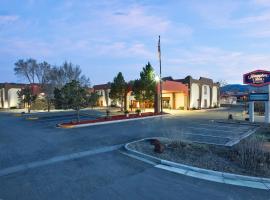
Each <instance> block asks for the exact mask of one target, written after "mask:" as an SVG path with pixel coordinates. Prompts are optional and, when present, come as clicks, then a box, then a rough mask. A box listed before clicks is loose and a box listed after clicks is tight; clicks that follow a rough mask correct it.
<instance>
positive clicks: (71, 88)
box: [60, 80, 87, 122]
mask: <svg viewBox="0 0 270 200" xmlns="http://www.w3.org/2000/svg"><path fill="white" fill-rule="evenodd" d="M60 96H61V98H60V102H61V104H62V107H63V108H64V109H73V110H75V111H76V113H77V122H79V121H80V109H81V108H85V107H87V92H86V89H85V88H84V87H82V86H81V85H80V82H79V81H75V80H73V81H71V82H70V83H67V84H66V85H64V87H63V88H62V89H61V94H60Z"/></svg>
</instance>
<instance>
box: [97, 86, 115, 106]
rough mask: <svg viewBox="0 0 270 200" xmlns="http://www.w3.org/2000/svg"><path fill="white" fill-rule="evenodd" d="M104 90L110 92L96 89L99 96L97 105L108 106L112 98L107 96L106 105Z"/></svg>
mask: <svg viewBox="0 0 270 200" xmlns="http://www.w3.org/2000/svg"><path fill="white" fill-rule="evenodd" d="M105 92H107V94H108V95H109V93H110V90H109V89H108V90H106V91H105V90H97V93H98V94H99V95H100V97H99V100H98V101H99V102H98V103H99V105H100V106H110V105H111V103H112V100H111V99H110V97H108V105H107V101H106V95H105Z"/></svg>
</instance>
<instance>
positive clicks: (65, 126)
mask: <svg viewBox="0 0 270 200" xmlns="http://www.w3.org/2000/svg"><path fill="white" fill-rule="evenodd" d="M60 127H61V128H74V125H60Z"/></svg>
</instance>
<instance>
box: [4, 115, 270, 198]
mask: <svg viewBox="0 0 270 200" xmlns="http://www.w3.org/2000/svg"><path fill="white" fill-rule="evenodd" d="M208 114H209V115H208ZM54 115H55V114H54ZM219 115H220V113H218V114H216V115H215V114H214V113H210V112H209V113H205V114H202V113H199V114H189V115H184V116H181V115H180V116H170V117H164V118H160V119H148V120H142V121H134V122H126V123H120V124H110V125H102V126H95V127H85V128H77V129H60V128H56V127H55V124H54V123H57V122H58V121H57V120H56V121H46V120H50V118H49V116H50V115H48V116H47V117H48V118H46V119H44V121H38V120H37V121H35V120H33V121H31V120H26V119H24V118H23V117H14V116H12V115H11V114H6V113H0V199H3V200H6V199H7V200H8V199H27V200H30V199H35V200H36V199H210V200H211V199H213V200H217V199H218V200H219V199H228V200H232V199H254V200H255V199H256V200H259V199H270V192H269V191H265V190H258V189H251V188H246V187H238V186H232V185H225V184H220V183H214V182H209V181H204V180H200V179H196V178H192V177H187V176H183V175H179V174H174V173H171V172H168V171H165V170H162V169H158V168H155V167H154V166H153V165H150V164H147V163H144V162H141V161H139V160H136V159H133V158H131V157H129V156H126V155H124V154H122V148H121V147H120V146H121V145H122V144H124V143H127V142H131V141H134V140H137V139H141V138H145V137H152V136H168V135H170V136H172V137H179V136H180V137H184V138H185V139H187V140H191V141H199V142H207V141H208V142H209V141H210V142H214V143H217V144H226V143H227V142H228V140H233V139H236V138H239V137H241V136H242V135H243V134H245V133H246V132H247V131H249V130H250V129H252V127H249V126H241V125H226V124H225V125H224V124H217V123H215V122H213V121H212V120H213V119H217V118H219V117H218V116H219ZM93 116H98V114H97V113H95V114H94V113H93ZM93 116H92V117H93ZM214 116H216V117H214ZM54 119H56V118H54ZM61 120H62V119H61ZM196 134H197V135H196ZM211 138H212V139H211ZM213 138H215V139H213ZM217 138H218V139H217ZM118 145H119V146H118ZM116 146H117V148H112V147H116ZM118 147H119V148H118ZM101 149H103V150H104V151H103V150H101ZM20 166H21V168H20ZM16 167H17V168H16ZM12 168H15V169H17V171H16V170H15V171H13V172H12V173H7V174H4V173H2V175H1V172H4V171H5V170H7V169H12Z"/></svg>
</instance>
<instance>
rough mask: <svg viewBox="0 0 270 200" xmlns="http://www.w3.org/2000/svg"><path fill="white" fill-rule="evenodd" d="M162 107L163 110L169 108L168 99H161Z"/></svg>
mask: <svg viewBox="0 0 270 200" xmlns="http://www.w3.org/2000/svg"><path fill="white" fill-rule="evenodd" d="M162 107H163V108H170V97H163V98H162Z"/></svg>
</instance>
